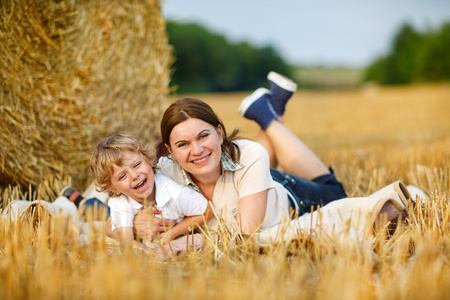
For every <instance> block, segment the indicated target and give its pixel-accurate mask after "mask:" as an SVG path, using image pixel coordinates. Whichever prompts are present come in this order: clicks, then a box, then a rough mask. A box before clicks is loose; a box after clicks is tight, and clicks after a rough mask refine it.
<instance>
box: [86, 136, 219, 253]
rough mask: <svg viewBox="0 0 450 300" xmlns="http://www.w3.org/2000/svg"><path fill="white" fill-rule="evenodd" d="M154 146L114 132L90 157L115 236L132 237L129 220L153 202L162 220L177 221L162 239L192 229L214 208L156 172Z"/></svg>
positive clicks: (100, 143)
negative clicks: (109, 211) (104, 198)
mask: <svg viewBox="0 0 450 300" xmlns="http://www.w3.org/2000/svg"><path fill="white" fill-rule="evenodd" d="M155 165H156V154H155V150H154V149H153V148H151V147H150V146H148V145H145V144H144V143H142V142H141V141H140V140H139V139H138V138H136V137H133V136H129V135H113V136H110V137H107V138H105V139H103V140H102V141H100V142H99V143H98V144H97V146H96V147H95V149H94V152H93V154H92V157H91V169H92V171H93V172H94V174H95V184H96V186H97V189H98V190H99V191H106V192H108V194H109V196H110V197H111V198H110V199H109V202H108V204H109V207H110V208H111V224H112V230H113V232H114V235H115V237H116V239H118V240H119V241H120V242H121V243H122V242H125V243H127V242H132V243H133V244H134V245H136V246H138V247H141V248H143V249H146V250H149V249H148V247H147V246H145V245H143V244H141V243H139V242H137V241H135V240H134V233H133V219H134V217H135V215H136V214H137V213H138V212H139V211H140V210H141V209H142V208H143V207H145V206H148V205H155V206H156V208H158V209H159V210H160V211H161V216H162V218H164V219H170V220H177V221H178V223H177V224H176V225H175V226H173V227H172V228H171V229H170V230H168V231H166V232H164V233H162V234H161V236H160V239H161V240H162V242H163V243H167V242H169V241H171V240H173V239H174V238H175V237H177V236H179V235H182V234H184V233H187V232H188V231H189V230H193V229H195V228H197V227H199V226H201V225H203V224H204V223H205V221H208V220H209V219H211V218H212V216H213V213H212V207H211V204H210V203H209V201H208V200H207V199H206V198H205V197H203V195H202V194H200V193H198V192H196V191H194V190H191V189H190V188H188V187H186V186H183V185H180V184H178V183H176V182H175V181H173V180H172V179H170V178H168V177H166V176H163V175H161V174H155Z"/></svg>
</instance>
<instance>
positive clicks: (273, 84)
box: [267, 72, 297, 116]
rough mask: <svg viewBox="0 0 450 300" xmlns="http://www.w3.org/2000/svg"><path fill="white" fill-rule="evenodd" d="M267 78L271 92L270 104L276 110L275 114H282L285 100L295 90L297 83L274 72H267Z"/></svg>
mask: <svg viewBox="0 0 450 300" xmlns="http://www.w3.org/2000/svg"><path fill="white" fill-rule="evenodd" d="M267 79H268V80H269V84H270V90H271V93H272V106H273V108H274V109H275V111H276V112H277V115H278V116H282V115H283V114H284V110H285V108H286V103H287V101H288V100H289V98H291V96H292V94H294V92H295V91H296V90H297V84H296V83H295V82H293V81H292V80H290V79H289V78H287V77H285V76H283V75H281V74H278V73H275V72H269V74H268V75H267Z"/></svg>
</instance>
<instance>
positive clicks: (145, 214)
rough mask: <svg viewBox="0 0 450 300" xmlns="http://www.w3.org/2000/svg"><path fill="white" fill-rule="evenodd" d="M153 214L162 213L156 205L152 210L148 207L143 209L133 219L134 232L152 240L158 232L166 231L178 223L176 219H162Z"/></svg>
mask: <svg viewBox="0 0 450 300" xmlns="http://www.w3.org/2000/svg"><path fill="white" fill-rule="evenodd" d="M153 214H161V212H160V211H159V210H158V209H157V208H156V207H154V206H153V207H152V211H150V209H147V208H144V209H141V210H140V211H139V212H138V213H137V215H136V216H135V217H134V220H133V230H134V233H136V234H137V235H139V236H141V237H142V238H144V239H147V240H152V238H153V237H154V236H155V235H156V234H157V233H159V232H165V231H166V230H167V229H169V228H171V227H172V226H174V225H175V224H176V221H174V220H162V219H160V218H155V217H154V215H153Z"/></svg>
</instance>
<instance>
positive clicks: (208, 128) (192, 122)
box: [168, 118, 223, 180]
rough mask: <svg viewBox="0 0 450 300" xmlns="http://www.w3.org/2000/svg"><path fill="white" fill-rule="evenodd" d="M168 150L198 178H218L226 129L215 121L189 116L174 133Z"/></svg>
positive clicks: (178, 125)
mask: <svg viewBox="0 0 450 300" xmlns="http://www.w3.org/2000/svg"><path fill="white" fill-rule="evenodd" d="M169 142H170V145H169V147H168V150H169V152H170V154H171V155H172V157H173V158H174V159H175V160H176V161H178V163H179V164H180V165H181V167H182V168H183V169H184V170H185V171H186V172H188V173H190V174H191V176H192V177H193V178H194V179H197V180H198V179H200V178H202V177H205V176H206V178H209V179H211V178H216V177H217V178H218V176H219V175H220V158H221V155H222V150H221V145H222V143H223V136H222V131H221V129H220V126H219V128H216V127H214V126H212V125H211V124H209V123H207V122H205V121H203V120H200V119H197V118H189V119H187V120H186V121H183V122H181V123H179V124H177V125H176V126H175V127H174V128H173V129H172V132H171V133H170V137H169Z"/></svg>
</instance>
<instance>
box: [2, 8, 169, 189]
mask: <svg viewBox="0 0 450 300" xmlns="http://www.w3.org/2000/svg"><path fill="white" fill-rule="evenodd" d="M172 62H173V56H172V49H171V47H170V46H169V45H168V40H167V36H166V31H165V22H164V20H163V18H162V15H161V5H160V2H159V1H158V0H130V1H118V0H110V1H106V0H99V1H90V0H80V1H71V0H62V1H60V0H42V1H26V0H10V1H5V0H1V9H0V78H1V80H0V127H1V132H0V139H1V144H0V186H6V185H8V184H20V185H29V184H32V185H37V184H38V183H39V182H41V181H42V180H44V179H46V178H50V177H52V176H55V177H56V178H61V179H62V178H63V177H64V176H66V175H69V176H70V177H71V178H72V179H73V182H72V183H73V184H75V185H78V186H79V187H80V188H82V185H85V184H86V182H87V181H88V180H90V179H91V178H92V177H91V176H92V175H91V174H90V171H89V167H88V162H89V157H90V154H91V151H92V147H93V145H95V143H96V142H97V141H98V140H99V139H100V138H102V137H104V136H107V135H110V134H113V133H119V132H121V133H128V134H133V135H136V136H138V137H140V138H142V139H143V140H145V141H147V142H149V143H151V137H152V135H153V134H154V132H156V131H158V123H159V118H160V115H161V112H162V110H163V109H164V108H165V100H166V97H167V95H168V92H169V91H168V83H169V76H170V66H171V64H172Z"/></svg>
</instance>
